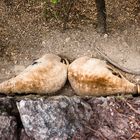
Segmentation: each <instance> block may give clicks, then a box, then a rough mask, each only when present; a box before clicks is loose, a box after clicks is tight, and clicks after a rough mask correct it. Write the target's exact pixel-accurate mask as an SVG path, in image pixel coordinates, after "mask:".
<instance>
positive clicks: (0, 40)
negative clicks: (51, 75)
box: [0, 0, 140, 92]
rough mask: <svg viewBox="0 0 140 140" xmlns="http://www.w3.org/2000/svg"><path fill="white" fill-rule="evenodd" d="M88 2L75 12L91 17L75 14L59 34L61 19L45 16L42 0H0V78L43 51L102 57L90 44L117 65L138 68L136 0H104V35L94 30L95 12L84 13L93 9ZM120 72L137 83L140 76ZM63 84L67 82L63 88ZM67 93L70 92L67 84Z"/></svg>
mask: <svg viewBox="0 0 140 140" xmlns="http://www.w3.org/2000/svg"><path fill="white" fill-rule="evenodd" d="M83 1H84V0H83ZM86 2H87V0H85V1H84V2H83V6H85V5H86V6H87V7H85V10H83V9H82V8H81V12H79V13H77V15H78V14H79V15H80V14H81V15H82V16H83V15H84V17H85V15H86V17H88V18H89V19H88V20H86V19H85V18H83V19H80V20H79V17H80V16H79V17H78V20H77V21H76V22H75V21H72V20H71V22H70V23H68V25H69V27H70V29H68V30H66V31H65V32H62V28H61V23H60V22H59V21H57V22H56V21H55V22H54V20H53V19H50V20H45V19H44V16H43V15H44V13H43V9H44V2H43V1H30V2H29V1H26V0H24V1H20V0H19V1H17V0H12V1H9V0H1V1H0V15H1V16H0V82H2V81H4V80H6V79H9V78H11V77H13V76H15V75H17V74H18V73H19V72H20V71H22V70H23V69H24V68H25V67H26V66H28V65H29V64H30V63H31V62H32V61H33V59H36V58H39V57H40V56H42V55H43V54H45V53H55V54H60V55H62V56H65V57H67V58H68V59H69V60H70V62H72V61H73V60H74V59H76V58H78V57H80V56H84V55H88V56H93V57H98V58H102V59H103V57H101V56H100V55H99V54H98V53H97V52H96V51H95V49H94V46H96V47H98V48H100V50H102V51H103V52H104V53H105V54H107V55H108V56H109V57H110V58H111V59H113V60H114V61H116V63H118V64H120V65H122V66H125V67H127V68H129V69H132V70H136V69H137V70H140V5H139V4H140V3H139V1H138V0H130V1H128V2H125V1H124V2H121V0H118V1H115V0H113V1H112V3H111V2H110V1H108V2H107V9H108V10H107V12H108V13H107V14H108V20H107V22H108V31H109V33H108V35H100V34H98V33H97V32H96V29H95V28H96V19H95V21H93V17H95V15H96V13H95V14H93V16H92V14H91V12H89V13H88V11H89V9H91V8H89V7H90V3H88V2H87V3H88V4H89V6H88V5H87V4H86ZM109 2H110V3H109ZM113 2H114V3H116V5H115V4H113ZM93 5H94V4H93ZM77 7H78V4H77V5H75V9H76V8H77ZM75 9H73V11H74V10H75ZM77 9H78V8H77ZM77 9H76V10H77ZM79 9H80V8H79ZM79 9H78V10H79ZM94 9H95V8H93V11H94ZM76 10H75V11H76ZM82 10H83V11H84V12H83V11H82ZM85 11H86V12H85ZM91 11H92V10H91ZM71 18H72V16H71ZM56 23H60V24H56ZM72 25H74V27H73V26H72ZM122 73H123V72H122ZM123 74H124V75H125V76H126V77H127V78H128V79H129V80H131V81H133V82H136V83H139V84H140V75H138V76H135V75H130V74H126V73H123ZM67 88H69V86H68V85H67V86H66V88H64V91H66V90H67ZM69 91H70V92H72V90H71V88H69Z"/></svg>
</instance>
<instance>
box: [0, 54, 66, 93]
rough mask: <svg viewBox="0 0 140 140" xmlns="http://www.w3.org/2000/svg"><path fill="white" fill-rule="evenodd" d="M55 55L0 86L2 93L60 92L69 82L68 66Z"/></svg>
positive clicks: (45, 57) (44, 58)
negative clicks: (67, 81)
mask: <svg viewBox="0 0 140 140" xmlns="http://www.w3.org/2000/svg"><path fill="white" fill-rule="evenodd" d="M61 61H62V59H61V58H60V57H59V56H57V55H54V54H46V55H44V56H43V57H41V58H40V59H38V60H36V61H35V62H33V64H32V65H29V66H28V67H27V68H26V69H25V70H24V71H23V72H21V73H20V74H19V75H17V76H16V77H14V78H11V79H9V80H7V81H5V82H3V83H1V84H0V93H3V94H7V95H12V94H15V93H17V94H22V93H24V94H28V93H36V94H49V93H54V92H56V91H58V90H60V89H61V88H62V87H63V86H64V85H65V82H66V80H67V67H68V65H67V64H64V63H62V62H61Z"/></svg>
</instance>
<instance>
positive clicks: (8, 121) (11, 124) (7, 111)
mask: <svg viewBox="0 0 140 140" xmlns="http://www.w3.org/2000/svg"><path fill="white" fill-rule="evenodd" d="M13 106H14V104H13V103H12V98H0V140H17V120H16V117H15V116H12V113H14V109H13Z"/></svg>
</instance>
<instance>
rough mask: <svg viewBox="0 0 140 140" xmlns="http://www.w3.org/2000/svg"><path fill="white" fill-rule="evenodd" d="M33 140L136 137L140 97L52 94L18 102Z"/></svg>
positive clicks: (125, 139) (138, 135) (133, 139)
mask: <svg viewBox="0 0 140 140" xmlns="http://www.w3.org/2000/svg"><path fill="white" fill-rule="evenodd" d="M17 106H18V109H19V112H20V116H21V120H22V123H23V126H24V128H25V131H26V133H27V135H28V136H29V137H31V138H34V139H35V140H38V139H39V140H47V139H49V140H60V139H61V140H67V139H71V140H118V139H119V140H128V139H130V140H139V139H140V133H139V132H140V125H139V124H140V111H139V110H140V101H139V98H131V97H129V98H124V97H107V98H103V97H100V98H93V97H92V98H85V99H82V98H80V97H76V96H74V97H66V96H55V97H50V98H47V99H43V98H42V97H41V98H38V99H29V98H25V99H23V100H21V101H20V102H17Z"/></svg>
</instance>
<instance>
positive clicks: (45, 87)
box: [0, 54, 140, 96]
mask: <svg viewBox="0 0 140 140" xmlns="http://www.w3.org/2000/svg"><path fill="white" fill-rule="evenodd" d="M67 78H68V80H69V82H70V84H71V86H72V88H73V89H74V91H75V93H76V94H77V95H81V96H87V95H89V96H90V95H91V96H106V95H113V94H117V93H140V90H139V86H137V85H135V84H133V83H131V82H129V81H128V80H126V79H125V78H124V77H123V76H122V75H121V74H120V73H118V72H116V71H115V69H113V68H112V67H111V66H109V65H108V64H107V63H106V62H105V61H102V60H99V59H96V58H90V57H87V56H84V57H80V58H78V59H76V60H75V61H73V62H72V63H71V64H70V65H69V64H68V61H67V60H65V59H62V58H60V57H59V56H57V55H55V54H46V55H44V56H43V57H41V58H40V59H37V60H36V61H35V62H33V63H32V64H31V65H29V66H28V67H27V68H26V69H25V70H24V71H23V72H21V73H20V74H19V75H17V76H16V77H14V78H11V79H9V80H7V81H4V82H3V83H1V84H0V93H3V94H7V95H13V94H15V93H17V94H22V93H24V94H29V93H36V94H40V95H41V94H49V95H51V94H52V95H53V94H54V93H56V92H57V91H58V90H60V89H61V88H62V87H63V86H64V85H65V83H66V80H67Z"/></svg>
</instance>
